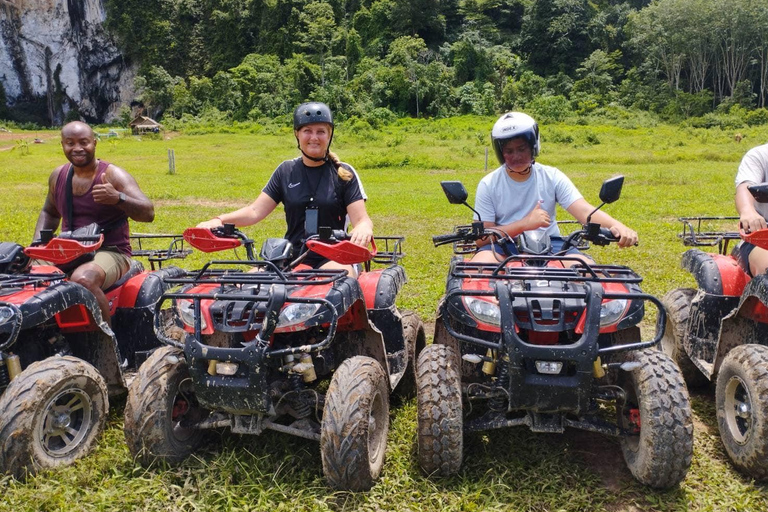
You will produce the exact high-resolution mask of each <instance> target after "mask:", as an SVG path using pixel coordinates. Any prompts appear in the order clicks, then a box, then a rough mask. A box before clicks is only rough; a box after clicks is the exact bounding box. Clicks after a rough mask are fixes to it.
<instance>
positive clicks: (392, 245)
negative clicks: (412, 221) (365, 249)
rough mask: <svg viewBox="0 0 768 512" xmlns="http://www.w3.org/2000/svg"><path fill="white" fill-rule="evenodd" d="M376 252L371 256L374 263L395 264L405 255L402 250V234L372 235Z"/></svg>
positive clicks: (403, 238)
mask: <svg viewBox="0 0 768 512" xmlns="http://www.w3.org/2000/svg"><path fill="white" fill-rule="evenodd" d="M374 239H375V241H376V244H377V249H378V252H377V253H376V256H374V257H373V261H374V263H379V264H382V265H396V264H397V262H398V261H400V260H401V259H403V258H404V257H405V253H404V252H403V248H402V245H403V241H404V240H405V237H404V236H377V237H374Z"/></svg>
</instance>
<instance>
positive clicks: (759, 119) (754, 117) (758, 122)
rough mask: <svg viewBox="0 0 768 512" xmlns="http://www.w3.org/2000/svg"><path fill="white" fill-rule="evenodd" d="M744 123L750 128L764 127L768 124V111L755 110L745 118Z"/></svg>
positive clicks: (762, 109)
mask: <svg viewBox="0 0 768 512" xmlns="http://www.w3.org/2000/svg"><path fill="white" fill-rule="evenodd" d="M744 121H745V122H746V123H747V124H748V125H749V126H762V125H764V124H766V123H768V110H766V109H764V108H759V109H757V110H753V111H752V112H748V113H747V115H746V116H745V117H744Z"/></svg>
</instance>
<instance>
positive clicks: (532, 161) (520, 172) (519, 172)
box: [504, 160, 536, 176]
mask: <svg viewBox="0 0 768 512" xmlns="http://www.w3.org/2000/svg"><path fill="white" fill-rule="evenodd" d="M535 163H536V160H531V163H530V165H529V166H528V167H526V168H525V170H524V171H516V170H514V169H510V168H509V166H508V165H504V167H506V168H507V172H511V173H513V174H517V175H518V176H526V175H528V174H530V173H531V169H533V164H535Z"/></svg>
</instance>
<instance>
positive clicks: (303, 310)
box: [277, 302, 320, 327]
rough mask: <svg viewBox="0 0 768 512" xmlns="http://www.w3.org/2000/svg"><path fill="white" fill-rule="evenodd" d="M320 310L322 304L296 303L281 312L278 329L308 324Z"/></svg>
mask: <svg viewBox="0 0 768 512" xmlns="http://www.w3.org/2000/svg"><path fill="white" fill-rule="evenodd" d="M318 309H320V304H317V303H314V304H306V303H303V302H295V303H293V304H289V305H288V306H286V307H285V308H283V310H282V311H281V312H280V317H279V318H278V319H277V327H289V326H291V325H296V324H300V323H301V322H306V321H307V320H309V319H310V318H312V316H313V315H314V314H315V313H317V310H318Z"/></svg>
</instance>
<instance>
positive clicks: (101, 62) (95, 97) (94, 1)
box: [0, 0, 136, 125]
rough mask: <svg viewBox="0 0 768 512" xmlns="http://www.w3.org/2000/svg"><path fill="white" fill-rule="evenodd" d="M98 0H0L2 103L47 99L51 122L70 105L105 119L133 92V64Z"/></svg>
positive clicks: (61, 116) (87, 116)
mask: <svg viewBox="0 0 768 512" xmlns="http://www.w3.org/2000/svg"><path fill="white" fill-rule="evenodd" d="M105 16H106V15H105V11H104V6H103V4H102V2H101V0H0V83H2V85H3V87H4V88H5V95H6V98H7V101H8V105H9V106H11V107H13V106H14V105H20V104H23V103H30V102H40V101H41V100H43V101H44V102H45V103H46V104H47V111H48V119H49V121H50V123H51V124H53V125H58V124H61V122H62V120H63V119H64V116H65V115H66V113H67V112H68V111H70V110H73V109H76V110H77V111H78V112H79V113H80V114H81V115H82V116H83V117H84V118H85V119H86V120H88V121H92V122H94V121H95V122H103V121H109V120H111V119H112V118H114V117H115V116H116V115H117V114H118V111H119V109H120V106H121V105H127V104H128V103H129V102H130V100H131V98H132V97H133V79H134V77H135V74H136V70H135V66H132V65H130V64H129V63H127V62H126V61H125V59H123V57H122V55H121V54H120V52H119V50H118V49H117V46H116V45H115V43H114V41H113V39H112V38H111V37H109V35H108V34H107V33H106V31H105V29H104V27H103V23H104V19H105Z"/></svg>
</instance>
